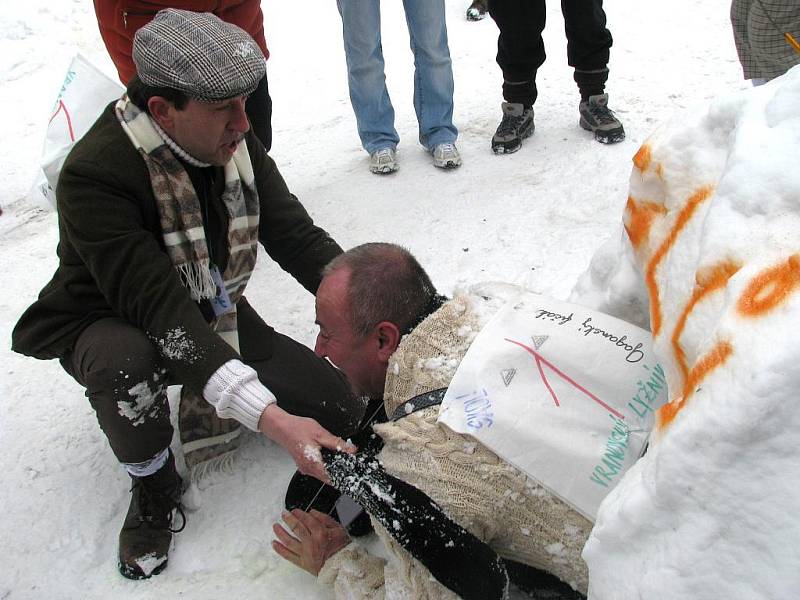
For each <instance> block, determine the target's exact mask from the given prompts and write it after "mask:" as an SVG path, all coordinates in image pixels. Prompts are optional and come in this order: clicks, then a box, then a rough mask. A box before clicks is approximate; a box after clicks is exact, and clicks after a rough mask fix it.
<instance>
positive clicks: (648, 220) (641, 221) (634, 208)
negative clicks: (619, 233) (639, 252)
mask: <svg viewBox="0 0 800 600" xmlns="http://www.w3.org/2000/svg"><path fill="white" fill-rule="evenodd" d="M625 214H626V216H627V217H628V219H627V220H628V222H627V223H626V224H625V231H627V232H628V238H630V240H631V244H633V247H634V248H638V247H639V245H640V244H641V243H642V242H643V241H644V240H646V239H647V236H648V234H649V233H650V227H651V226H652V225H653V220H654V219H655V218H656V217H657V216H662V215H665V214H667V208H666V207H665V206H664V205H663V204H658V203H657V202H647V201H642V202H638V201H636V200H635V199H634V197H633V196H628V203H627V204H626V206H625Z"/></svg>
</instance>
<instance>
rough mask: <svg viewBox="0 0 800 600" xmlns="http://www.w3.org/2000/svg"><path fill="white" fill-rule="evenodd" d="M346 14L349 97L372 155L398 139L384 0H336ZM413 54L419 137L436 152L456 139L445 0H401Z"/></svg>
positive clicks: (360, 130)
mask: <svg viewBox="0 0 800 600" xmlns="http://www.w3.org/2000/svg"><path fill="white" fill-rule="evenodd" d="M336 3H337V5H338V6H339V14H341V15H342V29H343V32H344V51H345V56H346V58H347V75H348V84H349V86H350V102H351V103H352V105H353V112H355V114H356V123H357V124H358V135H359V137H360V138H361V145H362V146H364V149H365V150H366V151H367V152H369V153H370V154H372V153H373V152H375V151H376V150H380V149H381V148H394V147H396V146H397V143H398V142H399V141H400V137H399V136H398V135H397V130H396V129H395V128H394V108H392V102H391V100H390V99H389V91H388V90H387V89H386V76H385V74H384V71H383V68H384V62H383V50H382V47H381V13H380V0H337V2H336ZM403 6H404V8H405V12H406V22H407V23H408V32H409V35H410V37H411V51H412V52H413V53H414V110H415V111H416V113H417V121H418V123H419V141H420V143H421V144H422V145H423V146H425V148H426V149H428V150H429V151H432V150H433V148H434V147H435V146H437V145H438V144H442V143H446V142H454V141H455V140H456V137H458V130H457V129H456V128H455V126H454V125H453V68H452V63H451V61H450V49H449V48H448V46H447V26H446V24H445V15H444V0H403Z"/></svg>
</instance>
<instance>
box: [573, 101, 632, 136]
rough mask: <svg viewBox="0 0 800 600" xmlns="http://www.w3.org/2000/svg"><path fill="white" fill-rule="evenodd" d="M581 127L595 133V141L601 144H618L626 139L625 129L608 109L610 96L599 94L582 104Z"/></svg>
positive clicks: (579, 108) (580, 107) (580, 108)
mask: <svg viewBox="0 0 800 600" xmlns="http://www.w3.org/2000/svg"><path fill="white" fill-rule="evenodd" d="M578 110H579V111H580V113H581V119H580V125H581V127H583V128H584V129H585V130H586V131H592V132H594V139H596V140H597V141H598V142H600V143H601V144H616V143H617V142H621V141H622V140H624V139H625V129H624V128H623V127H622V123H621V122H620V120H619V119H617V117H615V116H614V111H612V110H611V109H610V108H608V94H597V95H596V96H589V98H588V99H587V100H585V101H582V102H581V103H580V106H579V107H578Z"/></svg>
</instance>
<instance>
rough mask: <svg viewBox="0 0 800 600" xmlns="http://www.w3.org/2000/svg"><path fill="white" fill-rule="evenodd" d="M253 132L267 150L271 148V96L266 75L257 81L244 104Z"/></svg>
mask: <svg viewBox="0 0 800 600" xmlns="http://www.w3.org/2000/svg"><path fill="white" fill-rule="evenodd" d="M244 109H245V112H246V113H247V118H248V119H249V120H250V127H252V128H253V133H255V134H256V137H257V138H258V139H259V140H260V141H261V143H262V144H264V148H265V149H266V150H267V152H269V151H270V148H272V98H270V96H269V85H268V84H267V76H266V75H264V78H263V79H262V80H261V81H260V82H259V83H258V87H257V88H256V89H255V90H254V91H253V93H252V94H250V97H249V98H248V99H247V102H246V103H245V105H244Z"/></svg>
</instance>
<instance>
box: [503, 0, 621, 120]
mask: <svg viewBox="0 0 800 600" xmlns="http://www.w3.org/2000/svg"><path fill="white" fill-rule="evenodd" d="M561 12H562V14H563V15H564V28H565V31H566V35H567V62H568V64H569V65H570V66H571V67H575V69H576V72H575V80H576V83H577V84H578V87H579V88H581V89H583V88H585V87H589V86H591V87H593V88H597V87H598V85H599V92H598V93H602V90H603V84H604V83H605V80H606V78H607V76H608V72H607V71H605V69H606V66H607V65H608V57H609V49H610V48H611V44H612V41H613V40H612V38H611V32H609V30H608V29H606V14H605V12H604V11H603V0H561ZM489 14H490V15H491V17H492V19H494V21H495V23H496V24H497V27H498V29H500V35H499V37H498V39H497V64H498V65H500V68H501V69H502V71H503V80H504V83H503V97H504V98H505V100H506V101H507V102H517V103H520V104H525V105H527V106H531V105H533V103H534V102H536V96H537V89H536V71H537V70H538V69H539V67H541V66H542V64H543V63H544V61H545V57H546V54H545V49H544V41H543V40H542V31H544V26H545V18H546V7H545V0H489ZM597 72H600V76H601V78H602V81H601V82H599V81H597V79H598V75H597ZM582 78H583V79H586V81H585V82H584V81H583V80H582ZM596 91H597V90H592V92H596Z"/></svg>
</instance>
